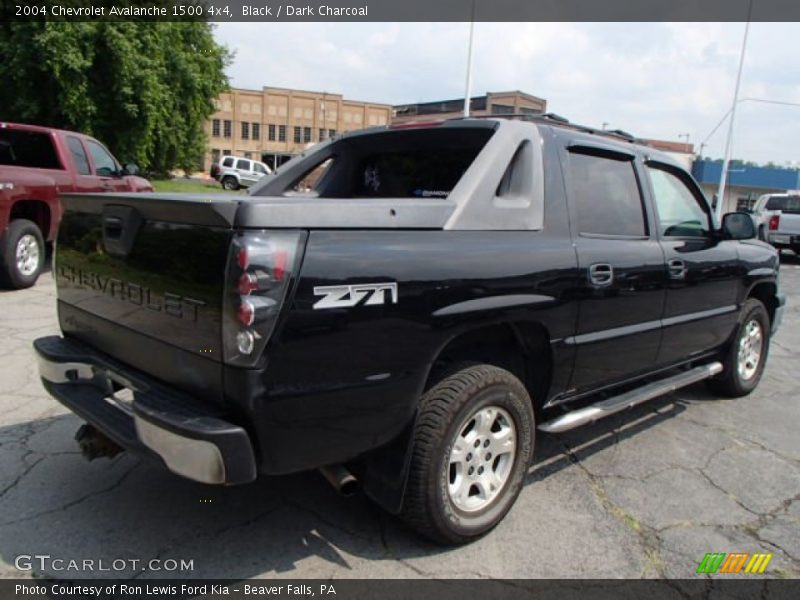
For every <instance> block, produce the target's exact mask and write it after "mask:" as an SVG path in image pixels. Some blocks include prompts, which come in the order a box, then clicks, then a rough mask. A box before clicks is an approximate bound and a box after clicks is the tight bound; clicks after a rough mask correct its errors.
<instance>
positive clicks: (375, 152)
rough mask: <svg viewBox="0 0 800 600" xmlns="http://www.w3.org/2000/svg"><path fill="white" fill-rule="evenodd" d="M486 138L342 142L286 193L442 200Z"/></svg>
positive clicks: (437, 135)
mask: <svg viewBox="0 0 800 600" xmlns="http://www.w3.org/2000/svg"><path fill="white" fill-rule="evenodd" d="M492 133H493V131H492V130H491V129H489V128H474V129H472V128H463V129H462V128H455V127H453V128H445V127H442V128H441V129H439V128H437V127H431V128H419V129H401V130H395V131H387V132H382V133H377V134H373V135H363V136H354V137H352V138H342V139H340V140H337V141H335V142H334V143H333V144H332V145H331V146H330V148H329V149H328V152H327V153H326V154H322V155H321V156H320V160H319V161H318V162H317V163H309V165H308V168H307V169H306V170H305V172H303V173H301V174H300V176H299V177H295V178H294V181H292V183H291V185H290V188H289V189H291V190H293V191H295V192H304V193H311V194H313V195H315V196H319V197H323V198H447V197H448V196H449V195H450V192H451V191H452V190H453V188H454V187H455V186H456V184H457V183H458V182H459V181H460V180H461V178H462V177H463V175H464V173H465V172H466V171H467V169H469V167H470V165H472V163H473V162H474V161H475V158H476V157H477V156H478V154H479V153H480V151H481V150H482V149H483V147H484V146H485V145H486V142H487V141H488V140H489V138H490V137H491V135H492ZM320 167H322V168H320ZM262 191H263V192H264V193H270V192H268V191H267V190H266V189H265V188H262V189H261V190H259V193H261V192H262ZM280 193H284V192H280Z"/></svg>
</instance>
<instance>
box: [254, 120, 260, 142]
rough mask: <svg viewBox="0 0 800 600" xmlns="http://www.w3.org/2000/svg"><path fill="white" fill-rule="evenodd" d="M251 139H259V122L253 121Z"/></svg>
mask: <svg viewBox="0 0 800 600" xmlns="http://www.w3.org/2000/svg"><path fill="white" fill-rule="evenodd" d="M253 139H254V140H256V141H258V140H260V139H261V124H260V123H253Z"/></svg>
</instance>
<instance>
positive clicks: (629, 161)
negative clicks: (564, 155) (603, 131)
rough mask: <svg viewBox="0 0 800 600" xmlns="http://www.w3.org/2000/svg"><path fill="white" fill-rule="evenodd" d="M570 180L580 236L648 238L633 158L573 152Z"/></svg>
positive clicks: (581, 151)
mask: <svg viewBox="0 0 800 600" xmlns="http://www.w3.org/2000/svg"><path fill="white" fill-rule="evenodd" d="M569 176H570V181H571V187H572V195H573V198H574V202H575V208H576V210H577V213H578V231H579V233H581V234H584V235H585V234H588V235H600V236H621V237H637V238H638V237H644V236H646V235H647V224H646V223H645V216H644V208H643V205H642V196H641V192H640V191H639V183H638V180H637V178H636V173H635V171H634V167H633V157H632V156H630V157H629V156H627V155H625V156H623V155H617V154H612V153H608V154H606V153H601V152H595V151H594V150H589V149H587V150H585V151H584V150H583V149H580V150H571V151H570V157H569Z"/></svg>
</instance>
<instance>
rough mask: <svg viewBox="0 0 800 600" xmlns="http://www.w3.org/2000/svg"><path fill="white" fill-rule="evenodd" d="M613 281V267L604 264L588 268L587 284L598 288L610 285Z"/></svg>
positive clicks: (596, 264)
mask: <svg viewBox="0 0 800 600" xmlns="http://www.w3.org/2000/svg"><path fill="white" fill-rule="evenodd" d="M613 281H614V267H612V266H611V265H609V264H606V263H595V264H593V265H590V266H589V283H591V284H592V285H595V286H598V287H604V286H607V285H611V283H612V282H613Z"/></svg>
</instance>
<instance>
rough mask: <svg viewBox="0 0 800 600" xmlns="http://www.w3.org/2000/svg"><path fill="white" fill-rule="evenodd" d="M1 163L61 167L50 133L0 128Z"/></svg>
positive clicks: (33, 166) (13, 165) (35, 167)
mask: <svg viewBox="0 0 800 600" xmlns="http://www.w3.org/2000/svg"><path fill="white" fill-rule="evenodd" d="M0 165H8V166H12V167H32V168H34V169H61V168H63V167H62V166H61V162H60V161H59V160H58V155H57V154H56V149H55V147H54V146H53V140H52V138H51V137H50V134H47V133H39V132H34V131H20V130H15V129H0Z"/></svg>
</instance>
